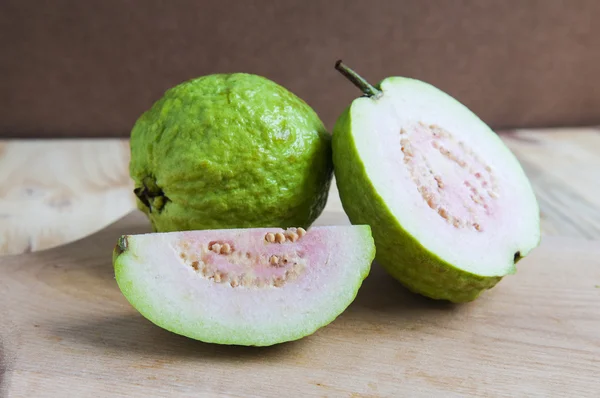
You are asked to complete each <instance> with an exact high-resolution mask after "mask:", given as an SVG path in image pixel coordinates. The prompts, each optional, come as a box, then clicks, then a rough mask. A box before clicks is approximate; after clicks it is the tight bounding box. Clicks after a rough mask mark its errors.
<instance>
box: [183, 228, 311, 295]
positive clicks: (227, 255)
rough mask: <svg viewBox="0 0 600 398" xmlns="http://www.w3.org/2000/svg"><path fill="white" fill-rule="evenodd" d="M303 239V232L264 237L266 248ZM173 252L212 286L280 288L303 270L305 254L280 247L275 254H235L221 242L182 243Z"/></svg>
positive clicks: (289, 247)
mask: <svg viewBox="0 0 600 398" xmlns="http://www.w3.org/2000/svg"><path fill="white" fill-rule="evenodd" d="M305 235H306V230H305V229H304V228H288V229H287V230H285V231H284V232H268V233H266V234H265V237H264V239H265V243H266V244H271V243H272V244H285V243H295V242H297V241H298V240H299V239H301V238H302V237H303V236H305ZM176 250H177V251H178V252H179V257H180V258H181V260H182V261H183V262H184V263H185V264H187V265H188V266H189V267H191V268H192V269H193V270H194V271H195V272H196V273H198V274H199V275H200V276H201V277H203V278H205V279H208V280H210V281H211V282H214V283H222V284H229V286H231V287H233V288H236V287H238V286H243V287H260V288H264V287H267V286H271V287H282V286H283V285H285V284H286V283H288V282H290V281H293V280H295V279H296V278H297V277H298V276H299V275H300V274H301V273H302V271H303V269H304V267H305V266H306V259H305V258H304V253H303V252H302V251H301V250H298V249H297V248H296V247H292V246H286V245H282V246H281V250H278V252H277V254H271V255H266V254H254V253H252V252H251V251H243V250H242V251H240V250H236V248H235V246H234V244H233V242H226V241H222V240H214V241H210V242H209V243H208V244H200V245H195V246H193V245H191V244H190V243H189V242H187V241H183V242H181V243H180V244H179V245H178V247H177V248H176Z"/></svg>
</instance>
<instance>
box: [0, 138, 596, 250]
mask: <svg viewBox="0 0 600 398" xmlns="http://www.w3.org/2000/svg"><path fill="white" fill-rule="evenodd" d="M501 137H502V138H503V140H504V141H505V142H506V143H507V145H508V146H509V147H510V148H511V150H512V151H513V152H514V153H515V154H516V156H517V158H518V159H519V160H520V161H521V163H522V164H523V167H524V169H525V171H526V173H527V174H528V176H529V177H530V179H531V182H532V184H533V186H534V189H535V191H536V194H537V196H538V199H539V201H540V207H541V212H542V230H543V233H544V234H545V235H548V236H554V235H558V236H573V237H582V238H586V239H600V180H599V179H598V170H600V130H599V129H591V128H571V129H552V130H517V131H511V132H505V133H501ZM128 162H129V148H128V143H127V141H126V140H47V141H23V140H8V141H0V255H2V254H7V253H13V254H16V253H23V252H27V251H37V250H42V249H47V248H51V247H55V246H58V245H61V244H64V243H68V242H72V241H74V240H76V239H80V238H82V237H84V236H87V235H89V234H90V233H93V232H95V231H98V230H100V229H101V228H103V227H104V226H106V225H108V224H110V223H112V222H114V221H116V220H118V219H119V218H120V217H122V216H123V215H125V214H127V213H128V212H130V211H131V210H132V209H134V208H135V201H134V198H133V195H132V182H131V181H130V179H129V177H128V169H127V168H128ZM330 208H332V209H334V208H335V209H337V210H338V211H342V210H341V205H340V202H339V197H338V194H337V190H336V189H335V184H334V186H333V188H332V192H331V195H330Z"/></svg>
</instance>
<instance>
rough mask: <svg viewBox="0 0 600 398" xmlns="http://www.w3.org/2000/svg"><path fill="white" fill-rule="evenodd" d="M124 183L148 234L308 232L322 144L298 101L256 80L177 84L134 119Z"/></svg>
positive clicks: (322, 170)
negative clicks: (255, 229)
mask: <svg viewBox="0 0 600 398" xmlns="http://www.w3.org/2000/svg"><path fill="white" fill-rule="evenodd" d="M130 146H131V162H130V167H129V171H130V175H131V177H132V178H133V180H134V182H135V190H134V192H135V195H136V197H137V205H138V208H139V209H140V210H142V211H143V212H144V213H145V214H146V215H147V216H148V217H149V219H150V221H151V223H152V226H153V229H154V231H158V232H167V231H177V230H195V229H217V228H250V227H270V226H277V227H283V228H285V227H292V226H294V227H304V228H307V227H309V226H310V225H311V224H312V223H313V221H314V220H315V219H316V218H317V217H318V216H319V215H320V214H321V212H322V210H323V208H324V206H325V204H326V202H327V196H328V192H329V186H330V183H331V178H332V174H333V163H332V158H331V135H330V134H329V133H328V132H327V130H326V129H325V127H324V125H323V123H322V122H321V120H320V119H319V117H318V116H317V114H316V113H315V112H314V111H313V109H312V108H311V107H310V106H308V105H307V104H306V103H305V102H304V101H303V100H302V99H300V98H298V97H297V96H296V95H294V94H293V93H291V92H290V91H288V90H287V89H285V88H284V87H282V86H280V85H278V84H276V83H274V82H273V81H271V80H269V79H266V78H264V77H261V76H257V75H253V74H246V73H233V74H214V75H208V76H203V77H199V78H196V79H193V80H189V81H187V82H183V83H181V84H179V85H177V86H175V87H173V88H171V89H169V90H167V91H166V92H165V94H164V96H163V97H162V98H161V99H159V100H158V101H157V102H156V103H154V105H153V106H152V107H151V109H149V110H148V111H146V112H145V113H144V114H142V115H141V116H140V118H139V119H138V120H137V122H136V123H135V125H134V127H133V130H132V132H131V140H130Z"/></svg>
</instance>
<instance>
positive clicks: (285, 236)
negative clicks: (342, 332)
mask: <svg viewBox="0 0 600 398" xmlns="http://www.w3.org/2000/svg"><path fill="white" fill-rule="evenodd" d="M374 257H375V246H374V242H373V238H372V237H371V230H370V228H369V227H368V226H351V225H349V226H329V227H313V228H310V229H309V230H308V231H305V230H304V229H303V228H288V229H285V230H284V229H280V228H256V229H230V230H204V231H181V232H165V233H149V234H141V235H126V236H122V237H121V238H120V239H119V241H118V243H117V245H116V247H115V249H114V252H113V264H114V268H115V276H116V280H117V283H118V285H119V288H120V289H121V292H122V293H123V295H124V296H125V297H126V298H127V300H128V301H129V303H131V305H132V306H133V307H134V308H135V309H137V310H138V311H139V312H140V313H141V314H142V315H143V316H144V317H145V318H147V319H148V320H150V321H151V322H153V323H154V324H156V325H158V326H160V327H162V328H164V329H166V330H169V331H171V332H173V333H177V334H180V335H183V336H187V337H190V338H193V339H196V340H201V341H204V342H208V343H218V344H231V345H249V346H267V345H273V344H277V343H282V342H286V341H291V340H297V339H300V338H302V337H304V336H307V335H310V334H312V333H314V332H315V331H316V330H317V329H319V328H321V327H323V326H325V325H327V324H329V323H330V322H332V321H333V320H334V319H335V318H336V317H337V316H338V315H340V314H341V313H342V312H343V311H344V310H345V309H346V307H348V305H350V303H351V302H352V301H353V300H354V298H355V296H356V294H357V292H358V289H359V287H360V286H361V284H362V281H363V280H364V279H365V278H366V277H367V275H368V273H369V270H370V267H371V262H372V261H373V258H374Z"/></svg>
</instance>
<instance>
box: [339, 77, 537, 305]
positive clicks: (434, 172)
mask: <svg viewBox="0 0 600 398" xmlns="http://www.w3.org/2000/svg"><path fill="white" fill-rule="evenodd" d="M379 90H380V93H379V95H377V96H372V97H363V98H358V99H356V100H355V101H353V103H352V105H351V106H350V107H349V108H348V109H347V110H346V112H345V113H344V114H343V115H342V116H341V117H340V119H339V120H338V122H337V124H336V127H335V129H334V138H333V147H334V165H335V170H336V181H337V184H338V188H339V190H340V197H341V199H342V203H343V205H344V209H345V210H346V212H347V213H348V215H349V217H350V219H351V221H352V222H353V223H368V224H370V225H371V227H372V229H373V235H374V237H375V241H376V244H377V259H378V262H380V263H381V264H382V265H384V266H385V267H386V268H387V269H388V270H389V271H390V272H391V273H392V275H394V276H396V277H397V278H398V279H399V280H400V281H401V282H404V283H405V284H406V285H407V286H408V287H410V288H411V289H412V290H414V291H417V292H419V293H423V294H425V295H427V296H430V297H433V298H443V299H449V300H452V301H469V300H472V299H474V298H475V297H477V295H478V294H479V292H480V291H481V290H483V289H485V288H490V287H492V286H494V285H495V284H496V283H497V282H498V281H499V279H500V278H501V277H502V276H504V275H507V274H510V273H514V272H515V262H516V261H518V260H519V259H520V258H522V257H524V256H526V255H527V254H528V253H529V252H530V250H532V249H533V248H534V247H536V246H537V245H538V244H539V240H540V223H539V209H538V204H537V200H536V198H535V195H534V192H533V190H532V187H531V185H530V183H529V180H528V179H527V177H526V175H525V173H524V172H523V170H522V168H521V165H520V164H519V162H518V161H517V159H516V158H515V157H514V155H513V154H512V153H511V151H510V150H509V149H508V148H507V147H506V146H505V145H504V143H503V142H502V141H501V139H500V138H499V137H498V135H497V134H496V133H494V132H493V131H492V130H491V129H490V128H489V127H488V126H487V125H486V124H485V123H484V122H483V121H481V120H480V119H479V118H478V117H477V116H476V115H475V114H473V113H472V112H471V111H470V110H469V109H468V108H466V107H465V106H464V105H462V104H461V103H460V102H458V101H457V100H455V99H454V98H452V97H451V96H449V95H448V94H446V93H444V92H443V91H441V90H439V89H437V88H435V87H434V86H432V85H430V84H427V83H425V82H421V81H418V80H415V79H410V78H403V77H391V78H387V79H385V80H383V81H382V82H381V84H380V85H379Z"/></svg>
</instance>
